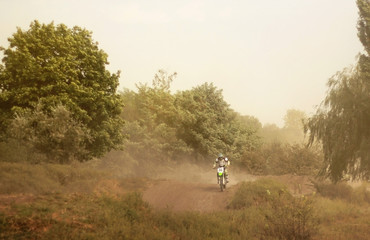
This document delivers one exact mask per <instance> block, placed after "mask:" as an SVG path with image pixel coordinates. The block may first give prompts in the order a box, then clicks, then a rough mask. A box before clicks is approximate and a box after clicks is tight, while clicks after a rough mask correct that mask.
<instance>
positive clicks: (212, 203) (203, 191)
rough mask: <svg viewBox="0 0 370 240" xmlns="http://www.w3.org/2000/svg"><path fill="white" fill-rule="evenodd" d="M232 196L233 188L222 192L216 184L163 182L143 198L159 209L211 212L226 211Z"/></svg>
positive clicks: (158, 183) (153, 187)
mask: <svg viewBox="0 0 370 240" xmlns="http://www.w3.org/2000/svg"><path fill="white" fill-rule="evenodd" d="M232 194H233V188H232V187H231V188H228V189H226V190H225V191H223V192H221V191H220V189H219V187H218V186H217V184H216V183H215V184H206V183H195V182H193V183H192V182H180V181H176V180H163V181H158V182H156V183H154V184H153V185H152V186H151V187H149V188H148V189H147V190H146V191H145V192H144V194H143V198H144V200H145V201H147V202H149V204H150V205H152V206H153V207H154V208H157V209H166V208H168V209H169V210H172V211H199V212H211V211H219V210H223V209H226V206H227V204H228V200H229V199H230V198H231V197H232Z"/></svg>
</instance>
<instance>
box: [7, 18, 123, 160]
mask: <svg viewBox="0 0 370 240" xmlns="http://www.w3.org/2000/svg"><path fill="white" fill-rule="evenodd" d="M8 40H9V43H10V46H9V48H7V49H5V48H2V49H1V50H3V52H4V58H3V63H4V66H2V67H1V68H0V109H1V111H0V112H1V113H0V127H1V129H2V131H3V132H4V131H5V129H6V128H7V127H9V121H11V119H13V117H14V114H18V115H22V114H23V113H24V112H32V111H33V110H35V109H36V108H37V106H38V103H41V104H42V106H43V109H42V111H43V112H44V113H45V114H47V115H49V114H51V112H52V109H53V107H55V106H58V105H63V106H65V108H66V109H67V110H68V111H70V113H71V117H72V118H73V119H75V121H76V122H78V123H81V124H83V126H84V129H86V130H88V132H86V133H85V134H88V135H90V136H91V138H86V139H85V140H84V143H83V145H84V146H85V147H86V150H87V151H88V154H85V156H84V157H83V158H82V159H80V160H85V159H90V158H91V157H93V156H101V155H102V154H104V153H106V152H107V151H109V150H110V149H112V148H116V147H118V146H119V144H120V143H121V141H122V136H121V132H120V131H119V129H120V128H121V125H122V121H121V119H120V118H119V114H120V112H121V109H122V101H121V99H120V96H119V95H117V94H116V93H115V92H116V89H117V86H118V78H119V72H118V73H116V74H110V73H109V71H107V70H106V68H105V66H106V65H107V64H108V61H107V54H106V53H105V52H104V51H102V50H100V49H99V48H98V44H97V43H95V42H93V40H92V37H91V32H89V31H87V30H85V29H81V28H79V27H73V28H72V29H69V28H67V27H66V26H65V25H63V24H60V25H57V26H55V25H54V23H50V24H48V25H45V24H40V23H39V22H38V21H34V22H32V23H31V25H30V29H29V30H27V31H22V30H21V29H20V28H18V29H17V32H16V33H14V34H13V36H12V37H10V38H9V39H8ZM49 147H51V146H49ZM79 157H82V156H81V155H80V156H79Z"/></svg>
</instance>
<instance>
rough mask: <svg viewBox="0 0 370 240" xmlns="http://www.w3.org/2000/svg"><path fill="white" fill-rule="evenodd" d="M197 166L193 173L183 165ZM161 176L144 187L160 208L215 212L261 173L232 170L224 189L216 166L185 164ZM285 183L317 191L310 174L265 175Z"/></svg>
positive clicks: (302, 191) (296, 190) (146, 195)
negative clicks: (201, 166)
mask: <svg viewBox="0 0 370 240" xmlns="http://www.w3.org/2000/svg"><path fill="white" fill-rule="evenodd" d="M184 168H185V169H193V170H194V171H191V172H192V174H189V171H187V172H186V171H185V172H184V171H183V170H182V169H184ZM162 177H163V178H162V179H161V180H156V181H153V183H151V184H149V186H147V188H146V190H144V191H143V198H144V200H145V201H147V202H148V203H149V204H150V205H152V206H153V207H154V208H156V209H166V208H168V209H170V210H172V211H199V212H211V211H220V210H224V209H226V207H227V205H228V203H229V201H230V200H231V199H232V197H233V195H234V193H235V191H236V189H237V186H236V185H237V184H238V183H239V182H243V181H254V180H256V179H257V178H260V177H257V176H253V175H249V174H246V173H234V172H232V171H231V174H230V183H229V184H228V186H227V189H226V190H225V191H224V192H221V191H220V188H219V186H218V185H217V180H216V173H215V171H212V170H204V169H194V166H191V167H181V168H178V169H171V170H170V171H167V172H166V173H164V174H162ZM264 177H266V178H271V179H274V180H277V181H280V182H282V183H284V184H285V185H286V186H287V187H288V189H289V190H290V191H291V193H292V194H293V195H301V194H309V193H310V192H312V191H313V186H312V185H311V184H310V181H309V178H308V177H303V176H293V175H283V176H264Z"/></svg>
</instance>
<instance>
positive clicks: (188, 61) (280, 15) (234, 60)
mask: <svg viewBox="0 0 370 240" xmlns="http://www.w3.org/2000/svg"><path fill="white" fill-rule="evenodd" d="M0 4H1V6H2V8H3V9H6V11H3V12H2V14H1V15H0V46H4V47H7V46H8V42H7V38H8V37H10V36H11V35H12V34H13V33H14V32H15V31H16V27H20V28H22V29H23V30H25V29H28V27H29V24H30V23H31V22H32V21H33V20H35V19H36V20H39V21H40V22H41V23H46V24H47V23H50V22H51V21H54V22H55V24H60V23H64V24H66V25H67V26H68V27H73V26H75V25H77V26H80V27H83V28H86V29H88V30H90V31H92V32H93V39H94V40H95V41H98V42H99V47H100V48H101V49H103V50H104V51H105V52H106V53H107V54H108V55H109V58H108V60H109V62H110V66H109V69H110V70H111V71H113V72H115V71H116V70H122V75H121V78H120V87H119V88H120V89H121V90H122V89H124V88H130V89H135V84H136V83H138V82H143V83H145V82H148V83H150V82H151V80H152V79H153V76H154V74H155V73H156V71H157V70H158V69H160V68H163V69H165V70H166V71H168V72H169V73H171V72H177V73H178V77H177V79H176V80H175V81H174V83H173V86H172V90H174V91H176V90H184V89H190V88H192V87H195V86H198V85H200V84H202V83H204V82H214V84H215V86H217V87H218V88H220V89H223V90H224V92H223V93H224V97H225V100H226V101H227V102H228V103H229V104H231V107H232V108H233V109H235V110H236V111H238V112H240V113H241V114H244V115H252V116H255V117H257V118H258V119H259V120H260V121H261V122H262V123H276V124H278V125H279V126H282V124H283V119H282V118H283V116H284V114H285V113H286V110H287V109H291V108H295V109H299V110H302V111H305V112H306V113H308V114H310V113H313V112H314V110H315V106H316V105H318V104H320V102H321V101H322V99H323V98H324V96H325V90H326V82H327V79H328V78H330V77H331V76H332V75H333V74H335V73H336V72H337V71H340V70H342V68H344V67H347V66H349V65H351V64H353V63H355V57H356V55H357V54H358V53H359V52H360V51H361V50H362V47H361V44H360V42H359V41H358V39H357V29H356V23H357V18H358V14H357V12H358V10H357V7H356V2H355V1H349V0H325V1H320V0H300V1H296V0H280V1H275V0H267V1H257V0H250V1H211V0H199V1H198V0H197V1H195V0H194V1H169V0H163V1H143V0H139V1H112V0H110V1H104V2H103V1H97V0H90V1H86V0H82V1H70V0H67V1H66V0H65V1H58V0H34V1H26V0H17V1H7V0H0ZM0 57H2V56H0Z"/></svg>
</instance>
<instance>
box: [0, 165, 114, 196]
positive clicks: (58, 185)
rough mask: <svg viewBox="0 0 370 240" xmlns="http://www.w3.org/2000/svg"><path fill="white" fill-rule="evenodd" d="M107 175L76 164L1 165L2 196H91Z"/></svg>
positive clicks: (0, 190) (0, 191) (0, 185)
mask: <svg viewBox="0 0 370 240" xmlns="http://www.w3.org/2000/svg"><path fill="white" fill-rule="evenodd" d="M109 177H110V175H109V174H108V173H107V172H104V171H101V170H97V169H96V168H89V167H87V166H86V165H80V164H78V163H73V164H71V165H60V164H50V163H41V164H29V163H9V162H0V194H13V195H14V194H26V195H27V194H34V195H38V194H47V193H50V192H63V193H70V192H92V191H93V189H94V188H96V186H97V183H98V181H99V180H101V179H103V178H105V179H107V178H109Z"/></svg>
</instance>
